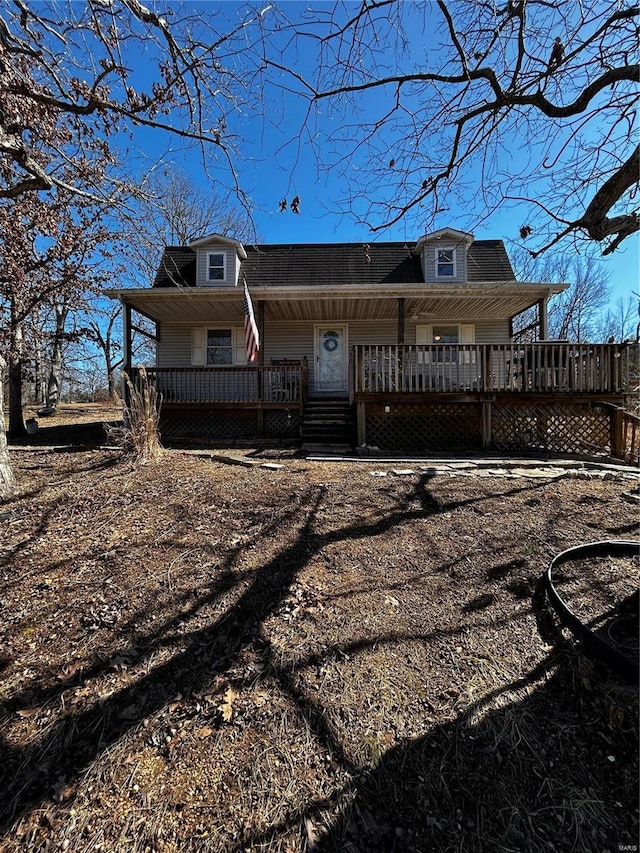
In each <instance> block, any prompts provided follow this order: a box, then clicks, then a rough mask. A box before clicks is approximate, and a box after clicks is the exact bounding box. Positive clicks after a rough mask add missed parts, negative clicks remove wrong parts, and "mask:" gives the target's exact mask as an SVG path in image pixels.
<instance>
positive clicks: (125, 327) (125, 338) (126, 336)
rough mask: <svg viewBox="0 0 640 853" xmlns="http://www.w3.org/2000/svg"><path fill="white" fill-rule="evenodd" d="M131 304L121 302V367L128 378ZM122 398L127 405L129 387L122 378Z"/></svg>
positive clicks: (129, 374)
mask: <svg viewBox="0 0 640 853" xmlns="http://www.w3.org/2000/svg"><path fill="white" fill-rule="evenodd" d="M131 351H132V343H131V305H129V303H128V302H123V303H122V369H123V371H124V372H125V373H126V374H127V376H128V377H129V379H131V378H132V376H131ZM121 385H122V399H123V400H124V402H125V404H126V405H127V406H128V405H129V402H130V395H129V387H128V385H127V383H126V381H125V379H124V377H123V378H122V383H121Z"/></svg>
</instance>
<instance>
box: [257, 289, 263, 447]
mask: <svg viewBox="0 0 640 853" xmlns="http://www.w3.org/2000/svg"><path fill="white" fill-rule="evenodd" d="M256 326H257V327H258V338H259V340H260V348H259V349H258V365H257V366H258V376H257V379H258V400H262V368H263V367H264V300H262V299H261V300H260V301H259V302H256ZM258 418H259V420H260V423H259V425H258V428H259V430H260V434H262V410H260V414H259V416H258Z"/></svg>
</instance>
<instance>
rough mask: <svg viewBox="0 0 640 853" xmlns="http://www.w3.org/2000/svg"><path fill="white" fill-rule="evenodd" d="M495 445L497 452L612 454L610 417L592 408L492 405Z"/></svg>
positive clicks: (577, 406)
mask: <svg viewBox="0 0 640 853" xmlns="http://www.w3.org/2000/svg"><path fill="white" fill-rule="evenodd" d="M491 433H492V445H493V447H494V448H495V449H497V450H525V451H531V450H543V451H548V452H551V453H584V454H596V455H597V454H603V453H609V452H610V449H611V446H610V432H609V417H608V415H607V414H606V413H605V412H601V411H597V410H596V409H594V408H593V407H592V406H590V405H578V404H571V403H567V404H566V405H562V404H544V403H539V404H535V403H531V404H526V405H521V406H516V405H513V406H511V405H510V406H499V405H495V404H494V405H493V407H492V415H491Z"/></svg>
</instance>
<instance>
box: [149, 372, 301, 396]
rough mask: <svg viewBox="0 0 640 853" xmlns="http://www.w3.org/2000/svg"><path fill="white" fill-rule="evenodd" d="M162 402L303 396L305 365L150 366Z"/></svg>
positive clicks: (150, 379) (150, 375) (151, 377)
mask: <svg viewBox="0 0 640 853" xmlns="http://www.w3.org/2000/svg"><path fill="white" fill-rule="evenodd" d="M147 375H148V377H149V381H150V382H152V383H153V384H154V385H155V387H156V388H157V390H158V391H159V393H160V394H162V400H163V402H164V403H185V404H189V403H255V402H264V403H282V402H291V403H295V404H296V405H299V404H300V402H301V401H302V400H303V399H304V396H305V388H306V367H305V366H304V365H300V364H297V365H295V364H293V365H292V364H287V365H278V366H275V365H274V366H265V367H253V366H248V367H149V368H147Z"/></svg>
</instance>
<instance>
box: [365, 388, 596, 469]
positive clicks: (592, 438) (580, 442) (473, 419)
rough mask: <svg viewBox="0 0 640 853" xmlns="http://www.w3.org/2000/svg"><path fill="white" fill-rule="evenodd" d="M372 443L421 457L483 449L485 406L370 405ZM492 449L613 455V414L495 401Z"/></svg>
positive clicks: (368, 431) (580, 406)
mask: <svg viewBox="0 0 640 853" xmlns="http://www.w3.org/2000/svg"><path fill="white" fill-rule="evenodd" d="M366 436H367V438H366V441H367V444H368V445H369V446H375V447H379V448H380V450H385V451H396V452H408V453H420V452H433V451H435V452H438V451H444V452H447V451H473V450H481V449H482V419H481V405H480V403H433V404H428V405H422V406H421V405H408V404H407V405H405V404H394V403H392V404H391V405H390V411H389V412H385V411H384V406H382V405H377V404H369V405H367V407H366ZM487 449H492V450H500V451H516V452H523V453H531V452H547V453H575V454H583V455H589V456H593V455H596V456H597V455H602V454H609V453H610V452H611V434H610V419H609V415H608V414H607V413H606V412H605V411H603V410H598V409H597V408H594V407H593V406H591V405H590V404H588V403H587V404H579V403H536V402H535V401H533V402H529V401H527V402H523V403H516V402H513V403H511V402H509V403H500V402H493V403H491V435H490V436H489V442H488V445H487Z"/></svg>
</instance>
